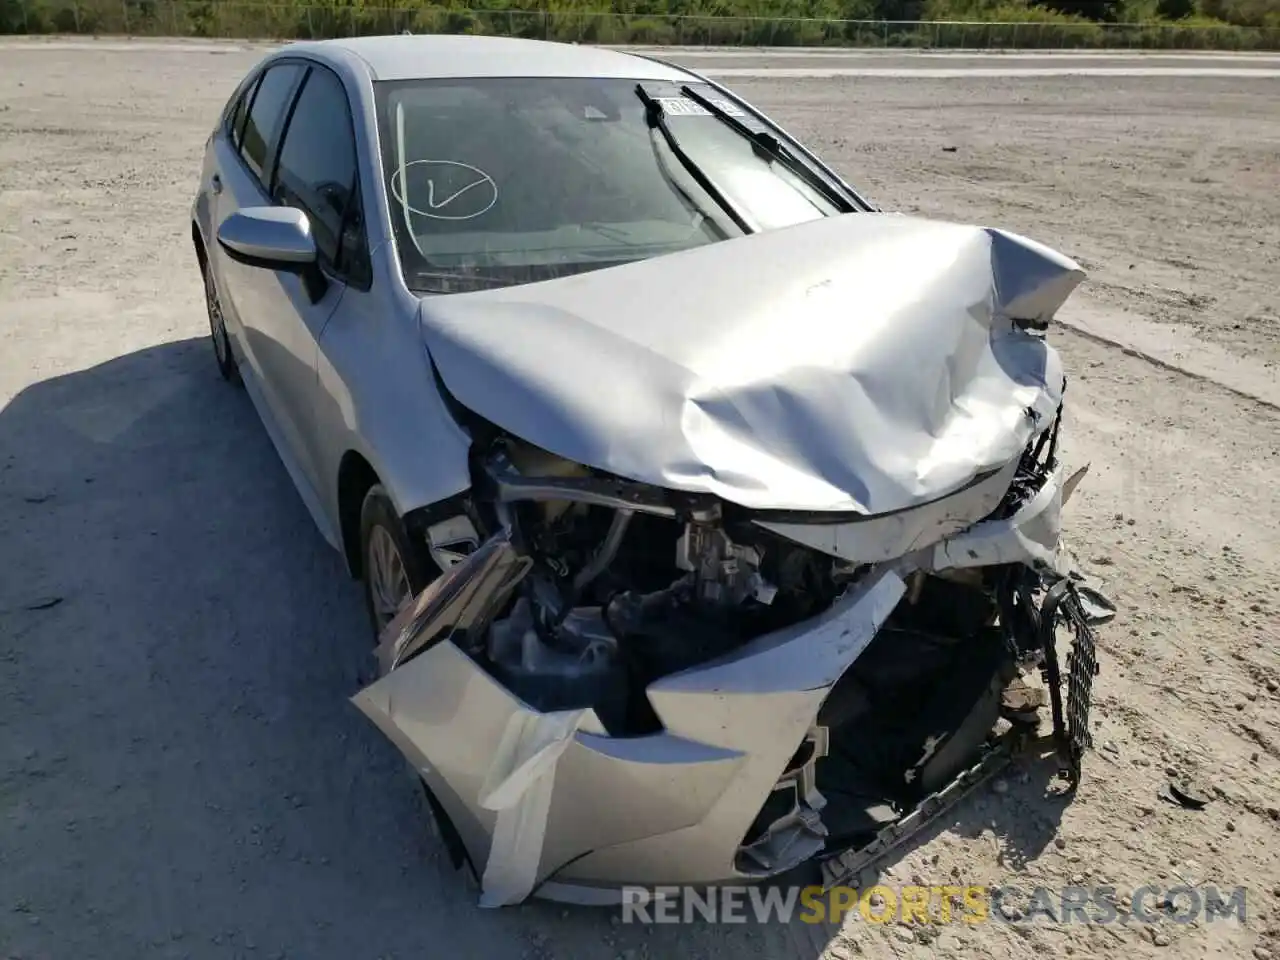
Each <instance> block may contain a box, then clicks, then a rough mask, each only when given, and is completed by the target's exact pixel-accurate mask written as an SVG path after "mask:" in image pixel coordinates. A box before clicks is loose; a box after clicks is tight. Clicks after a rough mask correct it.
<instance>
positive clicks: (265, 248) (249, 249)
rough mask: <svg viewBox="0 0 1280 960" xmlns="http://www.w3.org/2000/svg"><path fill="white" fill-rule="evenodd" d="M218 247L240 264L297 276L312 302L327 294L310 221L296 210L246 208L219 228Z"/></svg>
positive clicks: (223, 222) (285, 208)
mask: <svg viewBox="0 0 1280 960" xmlns="http://www.w3.org/2000/svg"><path fill="white" fill-rule="evenodd" d="M218 244H219V245H220V246H221V247H222V249H223V250H225V251H226V253H227V256H229V257H230V258H231V259H232V260H235V261H236V262H237V263H243V264H244V265H246V266H249V267H260V268H262V269H264V270H279V271H282V272H285V273H295V274H298V275H299V276H300V277H301V278H302V281H303V283H304V284H305V286H306V288H307V294H308V295H309V296H310V297H311V300H312V302H313V303H314V302H315V301H317V300H319V299H320V297H322V296H323V295H324V291H325V287H326V286H327V283H326V281H325V278H324V274H323V273H321V272H320V267H319V265H318V264H317V263H316V242H315V238H314V237H312V236H311V221H310V220H308V219H307V215H306V214H305V213H303V212H302V211H301V210H299V209H297V208H296V207H245V208H244V209H243V210H239V211H237V212H236V213H233V214H231V215H230V216H229V217H227V218H226V219H225V220H223V221H222V223H221V224H220V225H219V226H218Z"/></svg>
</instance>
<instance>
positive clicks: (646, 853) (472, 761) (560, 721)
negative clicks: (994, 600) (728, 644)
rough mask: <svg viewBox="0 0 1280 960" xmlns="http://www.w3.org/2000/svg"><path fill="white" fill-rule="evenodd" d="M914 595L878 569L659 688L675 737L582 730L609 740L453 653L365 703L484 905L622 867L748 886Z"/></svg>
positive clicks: (382, 686)
mask: <svg viewBox="0 0 1280 960" xmlns="http://www.w3.org/2000/svg"><path fill="white" fill-rule="evenodd" d="M482 550H483V548H482ZM467 563H470V564H471V566H472V567H473V569H474V570H475V571H477V576H479V575H482V571H484V570H485V569H486V567H485V565H484V564H483V563H482V562H480V561H476V560H475V557H474V556H473V557H472V558H469V560H468V561H466V562H464V564H462V565H459V566H456V567H454V568H453V570H454V571H456V570H458V569H459V567H461V566H465V565H466V564H467ZM451 572H452V571H451ZM904 589H905V585H904V583H903V581H902V579H901V578H900V577H898V576H897V574H896V573H894V572H893V571H892V570H889V569H885V570H882V571H880V572H879V573H878V574H877V575H876V576H874V577H872V578H869V579H868V580H867V581H866V582H865V583H863V584H861V585H860V586H859V587H858V588H856V589H854V590H852V591H851V592H850V594H849V595H848V596H846V597H845V598H844V599H843V600H842V601H841V602H840V603H838V604H837V605H836V606H835V607H833V608H832V609H831V610H829V611H828V612H827V613H826V614H824V615H823V616H821V617H819V618H816V619H815V620H814V621H811V622H807V623H804V624H799V625H797V626H795V627H793V628H789V629H786V630H781V631H778V632H777V633H775V634H770V635H767V636H764V637H761V638H759V639H758V640H756V641H753V642H752V643H750V644H748V645H747V646H746V647H744V648H743V649H742V650H740V651H737V652H735V653H734V654H732V655H730V656H727V657H725V658H722V659H720V660H718V661H716V662H712V663H708V664H704V665H701V666H699V667H696V668H694V669H691V670H687V671H683V672H681V673H678V674H675V675H672V676H669V677H666V678H663V679H662V680H660V681H658V682H657V683H655V684H653V685H651V686H650V688H649V690H648V697H649V699H650V700H651V701H652V703H653V706H654V709H655V710H656V711H657V712H658V715H659V716H660V717H661V718H662V721H663V726H664V728H665V732H663V733H660V734H656V735H653V736H648V737H638V738H627V739H614V738H611V737H608V736H605V735H601V734H599V733H595V734H593V733H589V732H586V731H584V729H583V728H584V727H585V726H594V727H596V728H597V729H598V720H596V719H595V718H594V717H593V716H592V714H591V711H590V710H587V709H583V710H577V711H562V712H554V713H541V712H539V711H536V710H533V709H530V708H529V707H528V706H526V705H525V704H523V703H521V702H520V701H519V700H518V699H517V698H515V697H514V696H512V695H511V694H510V693H509V692H508V691H506V690H505V689H503V688H502V687H501V686H500V685H499V684H498V683H497V682H496V681H495V680H494V679H493V678H491V677H490V676H489V675H488V674H487V673H486V672H485V671H484V670H482V669H481V668H480V667H479V665H478V664H476V663H475V662H474V661H473V660H472V659H471V658H469V657H467V656H466V655H465V654H464V653H463V652H462V651H460V650H459V649H458V647H457V646H456V645H455V644H454V643H451V642H439V643H436V644H434V645H432V646H429V647H427V648H426V649H425V650H423V652H421V653H419V654H418V655H417V656H415V657H414V658H412V659H410V660H408V661H407V662H401V663H400V665H398V666H396V667H394V668H393V669H391V671H390V672H389V673H388V674H387V675H386V676H384V677H383V678H382V679H380V680H378V681H376V682H375V683H374V684H372V685H371V686H370V687H368V688H366V689H365V690H363V691H361V692H360V693H359V694H357V696H356V697H355V698H354V702H355V703H356V705H357V706H359V707H360V709H361V710H362V711H363V712H364V713H365V714H366V715H367V716H369V717H370V719H372V720H373V721H374V722H375V723H376V724H377V725H378V726H379V728H380V729H382V730H383V732H384V733H386V734H387V735H388V736H389V737H390V738H391V740H392V741H393V742H394V743H396V745H397V746H399V747H400V749H401V750H402V751H403V752H404V753H405V755H406V756H407V757H408V759H409V760H410V762H411V763H413V764H414V766H415V768H416V769H417V770H418V771H419V772H420V773H421V774H422V775H423V777H424V779H426V780H427V782H428V785H429V786H431V788H432V790H433V792H435V793H436V794H437V796H441V802H442V805H443V806H444V807H445V809H446V810H447V811H448V813H449V816H450V818H451V819H452V820H453V821H454V825H455V827H457V829H458V831H459V833H460V835H461V836H462V837H463V841H464V843H465V844H466V846H467V848H468V852H469V855H470V857H471V860H472V862H473V863H476V864H477V865H480V864H483V865H484V866H483V869H482V887H483V891H484V892H483V902H484V903H486V904H488V905H500V904H505V903H514V902H518V901H519V900H521V899H523V898H524V897H525V896H527V895H528V893H529V892H530V891H531V890H532V889H533V888H534V887H535V886H536V885H537V884H538V883H539V882H541V881H543V880H546V879H549V878H553V877H554V880H555V882H556V883H558V884H561V885H564V884H582V883H586V884H587V885H588V886H590V885H591V884H593V883H599V882H602V881H610V880H614V879H616V876H617V874H614V873H612V872H611V871H612V870H613V869H614V867H613V866H612V865H613V864H614V863H615V862H616V859H617V858H618V857H622V858H623V859H625V861H626V862H627V863H628V864H629V866H628V869H627V876H629V877H632V878H634V882H659V881H663V882H665V881H667V880H687V881H689V882H693V881H695V880H697V879H699V878H703V879H705V878H707V877H713V878H715V879H730V878H732V877H735V876H740V875H742V874H740V872H739V871H738V870H737V869H736V868H735V866H734V858H735V854H736V851H737V848H738V846H739V844H740V843H741V840H742V836H743V834H744V832H745V831H746V829H747V827H748V826H749V825H750V823H751V820H752V818H753V817H755V815H756V814H757V812H758V811H759V809H760V806H761V804H762V802H763V800H764V798H765V796H766V795H767V794H768V793H769V792H770V791H771V790H772V789H773V787H774V782H775V780H776V779H777V777H778V772H779V770H781V769H782V768H783V767H784V766H785V764H786V760H787V758H788V757H789V756H790V755H791V754H792V753H793V752H794V751H795V750H796V748H797V746H798V745H799V744H800V742H801V741H802V740H803V739H804V737H805V734H806V731H808V730H809V729H810V728H811V727H812V725H813V722H814V718H815V716H816V714H817V711H818V708H819V707H820V705H821V703H822V701H823V699H824V697H825V695H826V692H827V690H828V689H829V688H830V686H831V684H833V683H834V682H835V680H836V679H838V678H839V676H840V675H841V674H842V673H843V672H844V670H845V669H847V667H848V665H849V664H850V663H852V662H853V661H854V660H855V659H856V658H857V657H858V655H859V654H860V653H861V652H862V650H864V649H865V648H866V645H867V644H868V643H869V642H870V641H871V639H872V637H874V636H875V634H876V632H877V630H878V629H879V626H880V624H881V623H882V622H883V620H884V618H885V617H886V616H888V614H889V612H890V611H891V610H892V609H893V608H894V606H895V605H896V604H897V602H898V600H899V599H900V598H901V596H902V593H903V591H904ZM472 593H473V594H474V591H472ZM419 629H422V630H425V631H430V630H431V629H432V624H431V623H430V622H429V621H420V627H419ZM388 642H390V641H388ZM442 794H443V796H442ZM588 797H589V798H591V799H590V808H591V816H590V817H586V816H584V815H583V809H584V808H583V806H582V804H583V803H584V801H585V799H586V798H588ZM676 849H679V850H680V851H681V853H680V855H679V856H678V857H675V856H673V851H675V850H676ZM566 864H567V866H566ZM478 868H479V867H478Z"/></svg>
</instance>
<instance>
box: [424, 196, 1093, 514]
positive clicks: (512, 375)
mask: <svg viewBox="0 0 1280 960" xmlns="http://www.w3.org/2000/svg"><path fill="white" fill-rule="evenodd" d="M1082 277H1083V273H1082V271H1081V270H1080V268H1079V267H1078V265H1076V264H1075V263H1074V262H1072V261H1070V260H1068V259H1067V258H1065V257H1063V256H1061V255H1060V254H1057V253H1054V252H1053V251H1051V250H1048V248H1045V247H1041V246H1040V245H1038V244H1034V243H1032V242H1031V241H1027V240H1024V239H1023V238H1021V237H1017V236H1015V235H1013V234H1008V233H1003V232H1000V231H993V230H987V229H983V228H980V227H969V226H961V225H956V224H949V223H940V222H934V221H927V220H922V219H917V218H912V217H902V216H891V215H880V214H859V215H857V216H843V217H830V218H826V219H822V220H818V221H813V222H810V223H805V224H801V225H798V226H795V227H787V228H783V229H778V230H772V231H766V232H763V233H759V234H754V235H751V236H748V237H744V238H740V239H735V240H733V241H731V242H728V243H717V244H710V245H707V246H703V247H699V248H696V249H693V250H688V251H685V252H681V253H674V254H669V255H666V256H663V257H657V258H653V259H648V260H642V261H638V262H634V263H629V264H625V265H622V266H618V267H613V268H611V269H608V270H600V271H594V272H589V273H585V274H580V275H575V276H570V277H564V278H560V279H557V280H551V281H546V282H542V283H534V284H525V285H520V286H515V287H509V288H503V289H496V290H486V291H482V292H478V293H473V294H465V295H455V296H449V297H432V298H428V299H425V300H423V302H422V307H421V327H422V332H423V336H424V337H425V339H426V342H427V344H428V347H429V349H430V352H431V356H432V358H433V360H434V362H435V364H436V366H437V368H438V369H439V371H440V375H441V377H442V378H443V382H444V384H445V386H446V387H447V388H448V390H449V391H450V392H451V393H452V394H453V395H454V396H455V397H456V398H457V399H458V400H459V401H460V402H461V403H462V404H463V405H464V406H466V407H468V408H469V409H471V410H473V411H475V412H476V413H478V414H479V415H481V416H482V417H485V418H486V419H488V420H489V421H491V422H493V423H495V424H497V425H498V426H500V427H502V428H504V429H506V430H508V431H510V432H511V433H512V434H514V435H516V436H518V437H520V438H522V439H524V440H526V441H528V442H530V443H533V444H536V445H537V446H539V447H541V448H543V449H545V450H549V451H551V452H553V453H555V454H557V455H559V456H561V457H564V458H566V459H567V460H570V461H573V462H575V463H581V464H585V465H587V466H590V467H595V468H598V469H601V470H606V471H609V472H611V473H613V474H616V475H618V476H622V477H626V478H629V479H631V480H635V481H641V482H644V483H648V484H653V485H655V486H657V487H660V488H663V489H668V490H679V491H687V492H693V493H706V494H714V495H715V496H719V497H723V498H724V499H725V500H728V501H730V502H732V503H736V504H739V505H742V506H745V507H750V508H758V509H782V510H797V511H827V512H830V511H849V512H857V513H864V514H883V513H889V512H893V511H898V510H905V509H909V508H912V507H917V506H920V505H923V504H927V503H931V502H933V501H936V500H938V499H940V498H941V497H944V496H946V495H949V494H951V493H954V492H955V491H957V490H959V489H961V488H962V487H964V486H965V485H966V484H968V483H969V482H970V481H971V480H972V478H973V477H975V476H977V475H980V474H982V473H985V472H988V471H991V470H998V469H1000V468H1002V467H1004V466H1005V465H1006V464H1007V463H1008V462H1009V461H1010V460H1011V459H1013V458H1014V457H1016V456H1017V455H1018V454H1019V452H1020V451H1021V450H1022V449H1023V447H1024V446H1025V445H1026V443H1027V441H1028V439H1029V438H1030V437H1031V436H1032V435H1033V434H1034V433H1036V432H1037V431H1038V429H1039V426H1040V424H1041V423H1042V422H1043V421H1044V420H1046V419H1047V418H1049V417H1050V416H1052V414H1053V413H1054V411H1056V410H1057V409H1058V406H1059V403H1060V400H1061V390H1062V385H1063V377H1062V369H1061V364H1060V362H1059V360H1058V357H1057V354H1056V353H1055V351H1054V350H1053V349H1052V348H1051V347H1050V346H1049V345H1048V344H1047V343H1045V341H1044V340H1043V339H1042V338H1041V337H1039V336H1036V335H1033V334H1031V333H1028V332H1026V331H1024V330H1023V329H1022V328H1021V327H1020V326H1019V324H1018V323H1015V321H1039V320H1042V319H1044V318H1045V317H1047V316H1049V315H1050V314H1052V312H1053V310H1055V309H1056V308H1057V306H1058V305H1059V304H1061V302H1062V301H1063V300H1064V299H1065V298H1066V296H1067V295H1068V294H1069V293H1070V292H1071V290H1072V289H1073V288H1074V287H1075V285H1076V284H1077V283H1079V281H1080V279H1081V278H1082Z"/></svg>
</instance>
